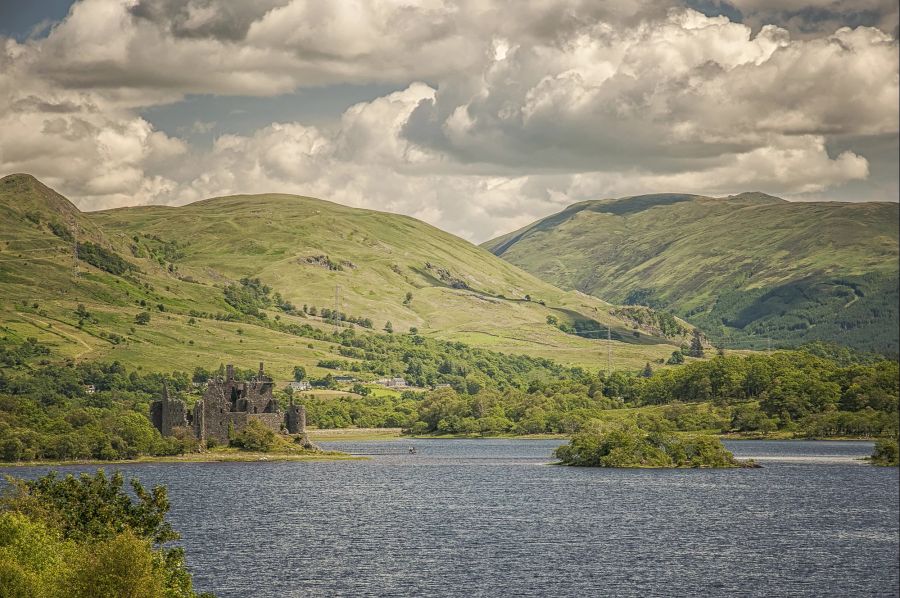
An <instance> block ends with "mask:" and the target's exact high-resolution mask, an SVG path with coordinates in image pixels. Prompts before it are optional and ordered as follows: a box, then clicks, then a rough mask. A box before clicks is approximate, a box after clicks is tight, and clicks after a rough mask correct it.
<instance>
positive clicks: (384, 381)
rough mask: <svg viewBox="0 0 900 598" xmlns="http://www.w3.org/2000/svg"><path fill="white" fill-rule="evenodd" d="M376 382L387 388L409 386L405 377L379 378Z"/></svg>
mask: <svg viewBox="0 0 900 598" xmlns="http://www.w3.org/2000/svg"><path fill="white" fill-rule="evenodd" d="M375 384H379V385H381V386H386V387H387V388H406V387H407V386H409V385H408V384H407V383H406V380H405V379H404V378H400V377H394V378H379V379H378V380H376V381H375Z"/></svg>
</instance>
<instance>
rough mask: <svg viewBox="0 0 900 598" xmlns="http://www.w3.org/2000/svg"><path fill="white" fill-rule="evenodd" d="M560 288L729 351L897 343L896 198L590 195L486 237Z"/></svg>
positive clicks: (888, 349)
mask: <svg viewBox="0 0 900 598" xmlns="http://www.w3.org/2000/svg"><path fill="white" fill-rule="evenodd" d="M483 247H485V248H486V249H488V250H490V251H491V252H492V253H494V254H495V255H497V256H500V257H502V258H503V259H505V260H507V261H509V262H510V263H512V264H515V265H517V266H520V267H521V268H523V269H524V270H527V271H529V272H531V273H532V274H534V275H536V276H538V277H540V278H542V279H543V280H546V281H547V282H550V283H552V284H554V285H557V286H559V287H561V288H566V289H577V290H579V291H582V292H584V293H588V294H591V295H594V296H596V297H602V298H603V299H605V300H607V301H611V302H614V303H625V304H632V305H647V306H651V307H654V308H657V309H662V310H668V311H671V312H672V313H674V314H676V315H678V316H681V317H684V318H685V319H687V320H688V321H689V322H691V323H692V324H695V325H697V326H699V327H701V328H702V329H703V330H704V331H705V332H706V333H707V334H708V335H709V336H710V338H712V339H714V340H720V341H724V342H725V343H726V344H729V345H730V346H738V347H755V348H763V347H765V346H766V344H767V340H766V339H767V338H771V339H772V342H773V344H779V345H794V344H798V343H801V342H806V341H814V340H827V341H834V342H838V343H842V344H845V345H848V346H852V347H856V348H859V349H863V350H872V351H880V352H885V353H889V354H896V353H897V350H898V338H897V337H898V308H897V303H898V205H897V204H896V203H834V202H821V203H792V202H787V201H784V200H781V199H779V198H777V197H772V196H770V195H765V194H763V193H743V194H740V195H735V196H730V197H725V198H712V197H702V196H696V195H677V194H661V195H643V196H637V197H626V198H622V199H609V200H602V201H587V202H582V203H577V204H574V205H572V206H570V207H568V208H566V209H565V210H563V211H561V212H559V213H558V214H554V215H552V216H548V217H547V218H544V219H543V220H539V221H537V222H535V223H533V224H531V225H529V226H526V227H525V228H522V229H520V230H518V231H515V232H512V233H509V234H507V235H504V236H502V237H499V238H497V239H494V240H492V241H489V242H487V243H484V244H483Z"/></svg>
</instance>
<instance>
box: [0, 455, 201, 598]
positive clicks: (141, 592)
mask: <svg viewBox="0 0 900 598" xmlns="http://www.w3.org/2000/svg"><path fill="white" fill-rule="evenodd" d="M7 480H8V482H9V483H10V488H9V490H7V492H6V493H5V494H4V496H3V497H2V498H0V593H2V595H3V596H22V597H25V596H29V597H30V596H48V597H57V596H58V597H63V596H74V597H79V598H80V597H84V598H87V597H91V598H93V597H98V598H107V597H108V598H115V597H119V596H132V597H147V598H152V597H158V596H166V597H171V598H193V597H194V596H196V594H195V593H194V591H193V587H192V581H191V575H190V573H189V572H188V571H187V569H186V567H185V561H184V552H183V550H182V549H181V548H177V547H166V546H165V543H167V542H169V541H171V540H175V539H178V537H179V536H178V534H177V533H176V532H175V531H174V530H173V529H172V527H171V525H169V523H168V522H167V521H166V519H165V515H166V513H167V512H168V510H169V502H168V497H167V494H166V490H165V488H163V487H160V486H158V487H155V488H153V489H152V490H149V491H148V490H146V489H145V488H144V487H143V486H142V485H141V484H140V483H138V482H137V481H136V480H132V482H131V488H132V491H133V492H134V494H135V497H136V499H137V500H136V501H135V500H133V499H132V498H131V497H130V496H129V495H128V493H127V492H125V490H124V488H123V486H124V480H123V478H122V476H121V474H118V473H117V474H114V475H113V476H112V477H110V478H107V477H106V475H105V474H104V473H103V471H102V470H101V471H98V472H97V474H96V475H94V476H91V475H88V474H82V475H81V476H80V477H79V478H75V477H73V476H67V477H65V478H63V479H58V478H57V477H56V476H55V474H52V473H51V474H48V475H46V476H44V477H41V478H38V479H36V480H18V479H13V478H7Z"/></svg>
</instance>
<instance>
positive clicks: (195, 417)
mask: <svg viewBox="0 0 900 598" xmlns="http://www.w3.org/2000/svg"><path fill="white" fill-rule="evenodd" d="M274 389H275V382H274V381H273V380H272V379H271V378H269V377H268V376H266V375H265V373H264V371H263V364H262V363H260V364H259V373H258V374H257V375H256V376H255V377H253V378H251V379H250V380H249V381H240V380H235V378H234V366H233V365H230V364H229V365H228V366H227V367H226V370H225V379H224V380H223V379H221V378H214V379H212V380H209V382H208V383H207V385H206V392H204V393H203V398H202V399H201V400H200V401H198V402H197V404H196V405H194V409H193V411H188V409H187V406H186V405H185V403H184V401H181V400H178V399H172V398H170V397H169V389H168V387H167V386H166V385H165V384H164V385H163V393H162V397H161V398H160V399H159V400H157V401H154V402H153V403H152V404H151V406H150V420H151V421H152V422H153V425H154V426H155V427H156V429H157V430H159V432H160V434H162V435H163V436H172V435H173V434H174V430H175V428H187V429H189V430H191V431H192V432H193V435H194V437H195V438H197V440H199V441H200V445H201V446H204V447H205V446H206V445H207V442H209V441H210V440H212V441H215V442H217V443H218V444H227V443H228V441H229V440H230V438H229V435H233V434H238V433H240V432H241V430H243V429H244V428H245V427H246V426H247V424H248V423H250V422H251V421H253V420H256V421H258V422H260V423H261V424H263V425H264V426H265V427H267V428H269V429H270V430H272V431H273V432H275V433H284V434H292V435H294V434H298V435H302V436H303V443H302V444H303V445H304V446H308V447H311V446H312V444H311V443H310V442H309V438H308V437H307V436H306V410H305V409H304V408H303V406H302V405H295V404H294V403H293V399H292V400H291V404H290V405H288V407H287V409H284V410H283V409H281V407H280V406H279V405H278V401H277V400H276V399H275V398H274V397H273V394H272V393H273V391H274Z"/></svg>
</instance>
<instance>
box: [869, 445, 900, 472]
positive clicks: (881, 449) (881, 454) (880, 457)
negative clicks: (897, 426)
mask: <svg viewBox="0 0 900 598" xmlns="http://www.w3.org/2000/svg"><path fill="white" fill-rule="evenodd" d="M898 444H900V443H898V441H897V439H896V438H879V439H878V440H877V441H875V449H874V450H873V451H872V456H871V457H869V462H870V463H872V465H881V466H884V467H897V466H900V449H898Z"/></svg>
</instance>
